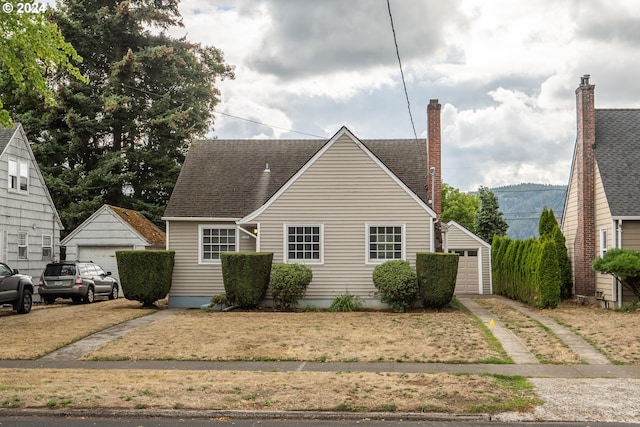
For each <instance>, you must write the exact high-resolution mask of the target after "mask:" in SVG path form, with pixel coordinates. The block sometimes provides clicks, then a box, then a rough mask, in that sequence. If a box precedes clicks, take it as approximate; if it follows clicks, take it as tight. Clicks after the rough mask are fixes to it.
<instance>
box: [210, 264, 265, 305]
mask: <svg viewBox="0 0 640 427" xmlns="http://www.w3.org/2000/svg"><path fill="white" fill-rule="evenodd" d="M220 259H221V261H222V281H223V282H224V290H225V292H226V294H227V300H228V301H229V303H230V304H233V305H236V306H239V307H255V306H257V305H258V304H260V302H261V301H262V300H263V299H264V295H265V294H266V293H267V287H268V286H269V276H270V274H271V261H272V260H273V253H271V252H224V253H222V254H221V257H220Z"/></svg>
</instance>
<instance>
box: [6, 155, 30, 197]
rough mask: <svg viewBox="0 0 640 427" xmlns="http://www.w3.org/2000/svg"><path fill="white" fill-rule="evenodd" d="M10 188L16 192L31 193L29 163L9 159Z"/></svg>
mask: <svg viewBox="0 0 640 427" xmlns="http://www.w3.org/2000/svg"><path fill="white" fill-rule="evenodd" d="M9 188H10V189H11V190H15V191H24V192H27V191H29V163H27V162H19V161H17V160H14V159H9Z"/></svg>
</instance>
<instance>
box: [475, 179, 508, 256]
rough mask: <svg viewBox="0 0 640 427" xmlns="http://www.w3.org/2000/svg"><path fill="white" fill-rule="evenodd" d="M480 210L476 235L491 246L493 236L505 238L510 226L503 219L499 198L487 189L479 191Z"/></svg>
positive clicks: (477, 213)
mask: <svg viewBox="0 0 640 427" xmlns="http://www.w3.org/2000/svg"><path fill="white" fill-rule="evenodd" d="M478 198H479V199H480V209H479V210H478V212H476V216H475V221H474V224H475V229H476V234H477V235H478V237H480V238H481V239H482V240H484V241H485V242H487V243H489V244H491V242H492V241H493V236H505V235H506V234H507V229H508V228H509V224H507V222H506V221H505V220H504V218H503V217H502V212H500V206H499V204H498V197H497V196H496V195H495V194H494V193H493V191H491V190H490V189H489V188H487V187H480V188H479V189H478Z"/></svg>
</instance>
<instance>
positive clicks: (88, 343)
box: [0, 296, 640, 378]
mask: <svg viewBox="0 0 640 427" xmlns="http://www.w3.org/2000/svg"><path fill="white" fill-rule="evenodd" d="M476 298H477V297H466V296H461V297H458V301H460V303H461V304H462V305H464V306H465V307H466V308H467V309H468V310H469V311H470V312H471V313H472V314H473V315H475V316H477V317H478V318H479V319H480V320H481V321H482V322H483V323H485V324H486V325H489V323H490V322H491V321H492V320H493V322H494V325H493V326H491V327H490V330H491V332H492V333H493V334H494V336H495V337H496V338H497V339H498V340H499V341H500V343H501V344H502V346H503V348H504V349H505V351H506V352H507V354H508V355H509V356H510V357H511V358H512V359H513V361H514V362H515V364H447V363H397V362H298V361H286V362H271V361H268V362H266V361H265V362H252V361H153V360H149V361H146V360H139V361H83V360H78V359H80V358H81V357H82V356H83V355H85V354H87V353H90V352H91V351H93V350H95V349H96V348H98V347H100V346H102V345H104V344H106V343H108V342H109V341H111V340H114V339H116V338H118V337H120V336H123V335H125V334H128V333H129V332H131V331H133V330H135V329H137V328H139V327H142V326H144V325H147V324H149V323H152V322H155V321H157V320H159V319H161V318H164V317H167V316H172V315H174V314H175V313H177V312H179V311H181V310H182V309H166V310H159V311H157V312H155V313H153V314H150V315H148V316H145V317H141V318H137V319H133V320H129V321H127V322H124V323H121V324H119V325H116V326H113V327H111V328H108V329H105V330H104V331H101V332H98V333H95V334H93V335H91V336H89V337H87V338H85V339H82V340H80V341H77V342H75V343H73V344H70V345H68V346H66V347H63V348H61V349H59V350H57V351H55V352H52V353H50V354H48V355H46V356H44V357H42V358H40V359H38V360H0V368H27V369H41V368H56V369H79V368H89V369H160V370H164V369H166V370H230V371H275V372H278V371H279V372H285V371H301V372H302V371H306V372H337V371H352V372H364V371H369V372H403V373H420V372H434V373H435V372H450V373H488V374H501V375H522V376H527V377H541V378H640V366H637V365H613V364H611V363H610V362H609V361H608V360H607V359H606V357H604V356H603V355H602V354H600V353H598V352H597V351H596V350H595V349H594V348H593V347H591V346H590V345H589V344H588V343H587V342H585V341H584V340H583V339H582V338H580V337H579V336H577V335H576V334H574V333H572V332H571V331H569V330H568V329H567V328H565V327H564V326H561V325H559V324H558V323H557V322H555V321H553V320H551V319H549V318H547V317H545V316H542V315H539V314H537V313H535V312H534V311H533V310H531V309H529V308H528V307H526V306H525V305H523V304H520V303H518V302H515V301H512V300H509V299H506V298H502V297H498V296H492V298H500V299H501V300H502V301H504V302H505V303H507V304H509V305H510V306H512V307H513V308H515V309H517V310H519V311H521V312H522V313H524V314H525V315H527V316H529V317H531V318H532V319H535V320H537V321H539V322H540V323H542V324H543V325H545V326H546V327H547V328H549V329H550V330H551V331H552V332H553V333H554V334H555V335H557V336H558V337H559V338H560V339H561V340H563V341H564V342H565V343H566V344H567V345H568V346H569V347H570V348H571V349H572V350H573V351H574V352H576V353H577V354H578V355H579V356H580V357H581V359H582V360H583V361H584V362H585V364H579V365H551V364H540V363H539V361H538V360H537V359H536V357H535V356H534V355H533V354H531V352H530V351H529V350H528V349H527V348H526V346H525V345H524V344H523V343H522V342H521V341H520V339H519V338H518V337H517V336H516V335H515V334H513V332H511V330H509V329H508V328H506V327H505V326H504V325H503V324H502V323H501V322H500V320H499V319H497V318H496V317H495V316H494V315H492V314H491V313H490V312H489V311H488V310H486V309H484V308H482V307H481V306H480V305H479V304H478V303H477V302H476V301H475V300H476Z"/></svg>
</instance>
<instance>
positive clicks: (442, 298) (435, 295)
mask: <svg viewBox="0 0 640 427" xmlns="http://www.w3.org/2000/svg"><path fill="white" fill-rule="evenodd" d="M458 261H459V256H458V255H457V254H447V253H440V252H435V253H434V252H418V253H417V254H416V273H417V276H418V292H419V300H420V302H421V303H422V305H423V306H424V307H430V308H441V307H444V306H446V305H447V304H449V303H450V302H451V299H452V298H453V293H454V291H455V290H456V277H457V275H458Z"/></svg>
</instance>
